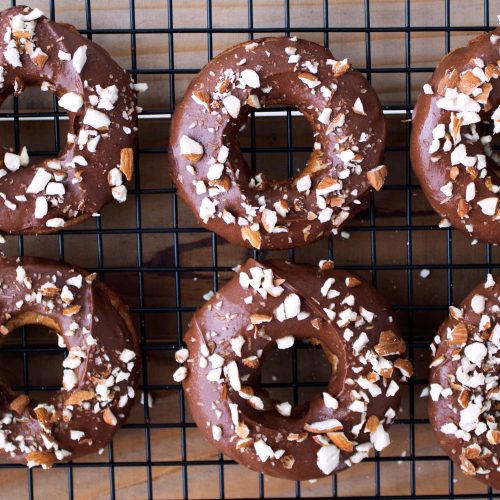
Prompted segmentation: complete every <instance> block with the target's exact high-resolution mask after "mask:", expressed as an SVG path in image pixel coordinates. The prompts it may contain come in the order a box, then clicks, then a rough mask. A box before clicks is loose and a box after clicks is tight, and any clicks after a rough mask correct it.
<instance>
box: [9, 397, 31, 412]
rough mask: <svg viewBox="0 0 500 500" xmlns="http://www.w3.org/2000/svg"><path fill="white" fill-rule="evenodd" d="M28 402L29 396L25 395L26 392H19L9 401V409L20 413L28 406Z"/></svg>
mask: <svg viewBox="0 0 500 500" xmlns="http://www.w3.org/2000/svg"><path fill="white" fill-rule="evenodd" d="M29 402H30V398H29V397H28V396H26V394H21V395H20V396H17V398H16V399H14V400H13V401H12V402H11V403H10V409H11V410H12V411H13V412H15V413H17V414H18V415H21V414H22V413H23V411H24V410H25V409H26V407H27V406H28V404H29Z"/></svg>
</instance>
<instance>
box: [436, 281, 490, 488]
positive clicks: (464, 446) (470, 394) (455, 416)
mask: <svg viewBox="0 0 500 500" xmlns="http://www.w3.org/2000/svg"><path fill="white" fill-rule="evenodd" d="M495 281H496V283H495V284H491V286H489V287H486V286H485V284H483V283H481V284H480V285H478V286H477V287H476V288H475V289H474V290H472V291H471V293H470V294H469V295H468V296H467V297H466V298H465V299H464V301H463V302H462V303H461V304H460V310H461V311H462V314H463V317H461V318H460V317H459V318H457V317H454V316H456V313H454V312H453V310H451V311H450V312H451V314H450V317H449V318H448V319H447V320H446V321H444V323H443V324H442V325H441V327H440V329H439V333H438V336H439V339H440V343H439V345H437V349H436V353H435V357H434V359H438V360H441V359H442V362H441V363H439V364H436V366H434V367H431V370H430V383H431V388H432V387H433V386H432V384H437V385H436V387H438V386H440V387H441V388H442V390H444V391H450V395H448V396H447V397H443V396H442V395H440V396H439V398H438V400H437V401H434V400H433V398H430V399H429V418H430V421H431V424H432V427H433V429H434V431H435V433H436V436H437V438H438V440H439V444H440V445H441V446H442V447H443V449H444V451H445V452H446V453H447V454H448V455H449V456H450V458H451V459H452V460H453V461H454V462H455V463H456V464H457V467H458V468H460V469H461V470H462V471H463V472H464V473H466V474H468V475H472V476H474V477H475V478H476V479H478V480H480V481H482V482H484V483H486V484H488V485H489V486H491V487H492V488H494V489H497V490H498V489H500V471H499V469H498V467H499V463H498V460H499V458H500V445H499V444H498V443H497V444H492V443H490V442H489V439H491V437H490V436H488V433H487V431H486V430H484V431H483V432H480V433H478V434H477V433H476V432H475V430H467V431H466V432H467V433H468V439H467V438H466V437H465V436H464V437H461V436H457V435H456V434H454V433H445V432H444V431H443V429H442V426H443V425H445V424H448V425H450V424H454V425H455V426H456V428H457V429H458V431H459V432H460V431H462V430H463V429H462V426H461V424H460V421H461V420H462V413H461V412H463V411H464V406H463V404H461V401H462V397H464V396H465V395H467V398H466V401H467V404H471V403H474V404H476V402H479V401H482V403H483V404H479V406H480V407H481V406H483V405H484V406H483V407H482V408H481V414H480V415H479V422H480V423H481V425H484V424H487V422H488V419H489V420H490V423H491V427H489V426H488V425H486V429H489V428H491V429H495V428H496V427H497V426H498V422H499V419H500V410H499V406H498V400H499V397H500V396H499V391H500V387H499V383H498V372H499V366H500V351H499V340H498V339H499V337H500V321H499V320H500V277H498V276H497V277H495ZM476 295H479V296H481V297H485V298H486V299H487V300H486V302H485V307H484V311H483V312H481V313H478V312H475V311H474V310H473V309H472V307H471V303H472V300H473V297H474V296H476ZM483 315H487V316H489V318H490V319H489V321H490V327H489V328H487V329H483V331H481V329H480V327H479V324H480V321H481V317H482V316H483ZM461 324H464V325H465V326H466V328H467V330H468V338H467V341H466V342H465V343H456V342H455V343H453V334H452V333H451V332H452V331H453V329H455V332H456V331H457V330H456V327H457V325H461ZM495 328H496V330H495ZM495 331H496V334H495V333H494V332H495ZM472 343H479V344H482V345H484V346H486V347H487V349H488V356H487V357H485V358H484V359H483V363H482V366H481V367H480V368H476V369H475V370H474V372H476V373H480V374H484V376H485V377H486V378H487V384H481V385H479V386H478V387H474V388H473V387H471V386H472V385H475V384H469V386H468V385H466V384H461V381H460V379H459V378H458V375H457V373H458V370H461V369H462V363H463V362H464V361H467V356H466V354H465V349H466V348H467V347H468V346H470V345H471V344H472ZM450 389H451V390H450ZM497 439H498V438H497ZM477 445H479V446H480V447H481V449H482V451H481V453H480V455H479V456H478V457H474V458H472V457H473V455H471V450H469V449H468V447H471V446H472V447H475V446H477ZM464 456H465V458H467V459H469V460H464V458H463V457H464ZM474 469H475V470H474ZM481 469H483V470H482V472H481ZM486 472H487V473H486Z"/></svg>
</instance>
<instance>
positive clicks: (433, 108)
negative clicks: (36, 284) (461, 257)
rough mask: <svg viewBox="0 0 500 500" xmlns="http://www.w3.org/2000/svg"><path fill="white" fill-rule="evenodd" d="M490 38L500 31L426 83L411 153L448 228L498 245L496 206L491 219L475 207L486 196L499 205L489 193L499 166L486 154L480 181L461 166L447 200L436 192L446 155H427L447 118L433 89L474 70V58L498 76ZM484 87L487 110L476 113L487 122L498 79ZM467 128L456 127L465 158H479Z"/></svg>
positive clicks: (444, 176) (499, 99) (459, 53)
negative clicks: (471, 192)
mask: <svg viewBox="0 0 500 500" xmlns="http://www.w3.org/2000/svg"><path fill="white" fill-rule="evenodd" d="M492 36H493V37H499V36H500V27H498V28H496V29H495V30H494V31H492V32H490V33H484V34H482V35H480V36H478V37H477V38H475V39H474V40H472V41H471V42H470V43H469V44H468V45H467V46H465V47H462V48H459V49H457V50H454V51H453V52H451V53H450V54H448V55H447V56H446V57H444V58H443V60H442V61H441V62H440V63H439V65H438V66H437V68H436V70H435V71H434V74H433V75H432V78H431V80H430V82H429V84H430V86H431V88H432V91H433V93H432V94H426V93H425V92H422V93H421V94H420V96H419V98H418V101H417V104H416V106H415V110H414V113H413V128H412V134H411V149H410V153H411V162H412V166H413V170H414V172H415V174H416V176H417V177H418V179H419V181H420V184H421V186H422V189H423V191H424V194H425V196H426V198H427V200H428V201H429V203H430V204H431V206H432V208H433V209H434V210H435V211H436V212H437V213H438V214H439V215H440V216H441V217H445V218H446V219H448V220H449V222H450V223H451V225H452V226H453V227H455V228H456V229H459V230H461V231H463V232H465V233H467V234H469V235H470V236H471V237H472V238H476V239H478V240H479V241H482V242H492V243H500V217H499V213H500V204H499V203H497V205H496V207H497V208H496V214H494V215H493V216H491V215H486V214H485V213H483V212H482V210H481V208H480V206H478V203H477V202H478V201H479V200H482V199H485V198H491V197H493V198H494V197H496V198H497V200H498V194H497V193H495V192H494V191H492V190H491V189H489V188H488V184H489V183H491V184H493V185H496V186H499V185H500V178H499V177H498V170H497V169H498V165H497V164H495V161H494V160H493V159H492V158H490V157H489V156H487V155H486V158H485V159H486V173H487V176H486V178H481V176H478V177H477V178H476V176H477V175H478V171H477V168H473V169H472V170H471V172H470V173H468V172H466V169H465V167H464V166H462V165H458V168H459V172H460V173H459V175H458V177H457V178H456V179H455V180H453V193H452V195H451V196H447V195H446V194H445V193H443V192H442V191H441V188H442V187H443V186H444V185H446V184H447V183H448V182H449V181H450V171H451V167H452V164H451V151H448V152H444V151H442V150H440V151H437V152H435V153H430V152H429V147H430V146H431V143H432V140H433V130H434V129H435V127H436V126H437V125H438V124H444V125H445V127H446V131H447V132H448V124H449V123H450V118H451V113H450V111H448V110H445V109H440V108H439V107H438V106H437V102H438V101H439V100H440V99H441V98H442V97H443V93H444V91H442V92H441V94H440V93H439V92H438V90H439V89H440V87H443V86H444V85H443V84H444V82H445V81H446V77H447V75H449V74H450V73H451V72H452V71H454V70H456V72H457V73H458V74H461V73H463V72H464V71H467V70H470V69H473V68H474V67H475V63H474V62H473V61H474V59H475V58H479V59H480V60H481V61H482V62H483V63H484V66H487V65H491V66H492V67H496V70H495V71H496V72H497V73H498V71H500V70H499V67H498V61H499V60H500V42H499V41H498V40H497V41H495V42H494V43H492V38H491V37H492ZM495 40H496V39H495ZM497 76H498V75H497ZM489 83H490V84H491V85H492V89H491V92H490V94H489V100H488V102H489V107H490V109H489V110H488V111H486V109H485V107H483V108H482V109H481V111H480V113H479V114H480V116H481V119H482V120H486V119H488V120H490V118H491V113H493V112H494V111H495V110H496V108H497V107H498V106H499V105H500V82H499V80H498V77H492V78H491V80H490V81H489ZM477 126H478V127H477V128H478V132H479V134H480V135H481V134H483V133H484V134H486V133H490V132H489V131H488V130H487V129H486V128H485V130H484V132H483V131H482V130H481V126H482V124H480V123H478V124H477ZM468 128H469V127H466V126H465V127H462V128H461V134H462V141H461V143H465V144H466V148H467V154H468V155H469V156H474V155H477V154H481V155H484V154H485V151H484V147H483V145H482V144H481V141H479V140H476V141H474V142H472V141H470V140H468V139H467V138H465V137H464V136H465V134H466V132H467V129H468ZM452 149H453V147H452ZM432 158H434V160H435V161H433V160H432ZM470 183H474V185H475V197H474V199H473V200H469V202H468V204H469V207H468V209H469V211H468V213H467V214H466V215H465V216H462V215H461V214H459V202H460V200H463V201H465V199H466V190H467V186H468V185H469V184H470ZM463 201H462V203H463Z"/></svg>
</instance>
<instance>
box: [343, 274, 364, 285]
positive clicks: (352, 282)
mask: <svg viewBox="0 0 500 500" xmlns="http://www.w3.org/2000/svg"><path fill="white" fill-rule="evenodd" d="M345 284H346V286H347V288H355V287H357V286H359V285H361V280H358V278H355V277H354V276H349V277H348V278H346V280H345Z"/></svg>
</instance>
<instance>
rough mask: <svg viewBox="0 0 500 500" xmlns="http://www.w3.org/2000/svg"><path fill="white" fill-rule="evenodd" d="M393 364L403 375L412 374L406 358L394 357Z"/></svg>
mask: <svg viewBox="0 0 500 500" xmlns="http://www.w3.org/2000/svg"><path fill="white" fill-rule="evenodd" d="M394 366H395V367H396V368H398V370H399V371H400V372H401V373H402V374H403V375H404V376H405V377H411V376H412V375H413V366H412V364H411V363H410V361H409V360H408V359H402V358H400V359H396V361H394Z"/></svg>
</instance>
